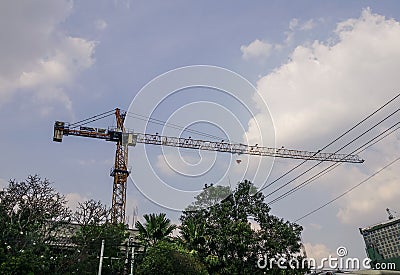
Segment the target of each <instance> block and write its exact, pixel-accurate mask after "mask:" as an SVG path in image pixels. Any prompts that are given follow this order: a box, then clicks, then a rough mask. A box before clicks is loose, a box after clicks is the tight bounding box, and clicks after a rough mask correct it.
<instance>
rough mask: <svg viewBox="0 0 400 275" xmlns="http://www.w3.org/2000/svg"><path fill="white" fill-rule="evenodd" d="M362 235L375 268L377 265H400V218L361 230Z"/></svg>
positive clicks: (399, 267)
mask: <svg viewBox="0 0 400 275" xmlns="http://www.w3.org/2000/svg"><path fill="white" fill-rule="evenodd" d="M360 233H361V235H362V236H363V238H364V242H365V246H366V251H367V255H368V257H369V258H370V259H371V260H372V266H373V267H374V265H376V263H383V262H385V263H389V262H393V263H400V218H392V219H389V220H388V221H385V222H382V223H379V224H375V225H372V226H369V227H366V228H360ZM396 269H397V270H399V269H400V266H398V267H396Z"/></svg>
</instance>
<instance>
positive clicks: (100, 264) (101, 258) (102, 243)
mask: <svg viewBox="0 0 400 275" xmlns="http://www.w3.org/2000/svg"><path fill="white" fill-rule="evenodd" d="M103 254H104V240H101V250H100V261H99V272H98V273H97V274H98V275H101V269H102V268H103Z"/></svg>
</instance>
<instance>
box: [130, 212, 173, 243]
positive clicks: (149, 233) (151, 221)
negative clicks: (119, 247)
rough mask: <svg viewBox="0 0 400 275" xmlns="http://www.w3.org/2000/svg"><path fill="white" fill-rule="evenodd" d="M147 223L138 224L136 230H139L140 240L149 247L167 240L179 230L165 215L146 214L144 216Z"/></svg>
mask: <svg viewBox="0 0 400 275" xmlns="http://www.w3.org/2000/svg"><path fill="white" fill-rule="evenodd" d="M143 218H144V219H145V221H146V222H145V223H144V224H142V223H141V222H140V221H137V222H136V228H137V229H138V230H139V236H138V238H139V240H140V241H141V242H142V243H143V244H144V245H145V246H146V247H147V246H152V245H154V244H156V243H157V242H158V241H161V240H166V239H168V238H169V235H170V234H171V233H172V232H173V231H174V230H175V229H176V228H177V226H176V225H175V224H171V220H170V219H168V218H166V215H165V213H160V214H154V213H153V214H150V215H148V214H145V215H143Z"/></svg>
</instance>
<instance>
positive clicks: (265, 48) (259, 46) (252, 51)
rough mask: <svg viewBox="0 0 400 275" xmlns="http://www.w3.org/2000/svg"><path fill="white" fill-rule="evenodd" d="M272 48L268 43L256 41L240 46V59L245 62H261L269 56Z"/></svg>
mask: <svg viewBox="0 0 400 275" xmlns="http://www.w3.org/2000/svg"><path fill="white" fill-rule="evenodd" d="M272 48H273V47H272V45H271V44H270V43H268V42H265V41H261V40H258V39H256V40H254V41H253V42H251V43H250V44H249V45H247V46H245V45H243V46H241V47H240V50H241V51H242V58H243V59H245V60H249V59H261V60H262V59H265V58H267V57H269V56H270V54H271V51H272Z"/></svg>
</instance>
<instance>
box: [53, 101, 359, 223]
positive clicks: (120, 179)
mask: <svg viewBox="0 0 400 275" xmlns="http://www.w3.org/2000/svg"><path fill="white" fill-rule="evenodd" d="M111 114H115V119H116V127H109V128H107V129H105V128H93V127H87V126H83V125H86V124H88V123H90V122H93V121H95V120H98V119H101V118H104V117H106V116H109V115H110V112H107V113H103V114H100V115H97V116H94V117H92V118H89V119H85V120H83V121H81V122H77V123H72V124H70V123H67V122H61V121H56V122H55V124H54V136H53V140H54V141H56V142H62V139H63V136H81V137H88V138H96V139H103V140H106V141H111V142H115V143H116V145H117V148H116V153H115V162H114V167H113V168H112V170H111V173H110V176H112V177H113V178H114V183H113V194H112V206H111V209H112V210H111V211H112V212H111V219H112V221H113V222H114V223H125V208H126V185H127V179H128V176H129V174H130V171H129V169H128V166H127V164H128V146H135V145H136V144H137V143H144V144H154V145H161V146H172V147H180V148H188V149H198V150H207V151H216V152H226V153H231V154H239V155H240V154H246V155H254V156H262V157H265V156H267V157H279V158H292V159H303V160H317V161H332V162H349V163H362V162H364V160H362V159H360V158H359V157H358V156H357V155H349V154H336V153H323V152H320V151H317V152H310V151H301V150H291V149H285V148H279V149H278V148H270V147H260V146H258V145H257V144H256V145H246V144H241V143H231V142H229V141H220V142H217V141H208V140H200V139H192V138H190V137H189V138H183V137H168V136H161V135H158V134H155V135H153V134H143V133H134V132H132V131H130V130H128V129H125V127H124V120H125V116H126V113H124V112H121V110H120V109H118V108H117V109H115V110H113V113H111Z"/></svg>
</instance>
